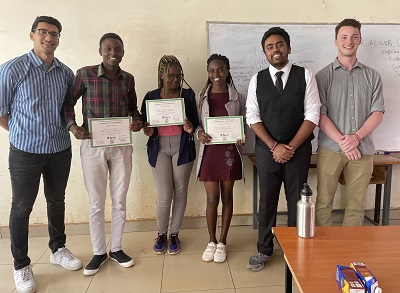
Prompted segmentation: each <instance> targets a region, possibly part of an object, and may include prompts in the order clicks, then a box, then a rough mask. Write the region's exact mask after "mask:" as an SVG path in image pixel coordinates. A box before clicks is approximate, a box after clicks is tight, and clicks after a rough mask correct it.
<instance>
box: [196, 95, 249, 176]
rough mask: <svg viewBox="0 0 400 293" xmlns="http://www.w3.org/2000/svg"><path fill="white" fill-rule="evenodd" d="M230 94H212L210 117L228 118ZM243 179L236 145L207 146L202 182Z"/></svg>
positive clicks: (201, 174) (202, 167)
mask: <svg viewBox="0 0 400 293" xmlns="http://www.w3.org/2000/svg"><path fill="white" fill-rule="evenodd" d="M228 102H229V93H228V92H227V93H210V94H209V96H208V103H209V106H210V117H216V116H228V112H227V110H226V108H225V104H227V103H228ZM240 179H242V161H241V159H240V155H239V153H238V150H237V147H236V145H235V144H214V145H206V146H205V148H204V154H203V160H202V162H201V167H200V174H199V180H200V181H227V180H240Z"/></svg>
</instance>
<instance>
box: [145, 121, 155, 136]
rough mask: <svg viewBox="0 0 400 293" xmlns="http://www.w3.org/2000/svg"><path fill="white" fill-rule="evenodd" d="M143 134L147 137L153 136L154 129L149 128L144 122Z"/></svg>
mask: <svg viewBox="0 0 400 293" xmlns="http://www.w3.org/2000/svg"><path fill="white" fill-rule="evenodd" d="M143 132H144V134H145V135H147V136H152V135H153V134H154V128H153V127H149V123H148V122H145V123H144V126H143Z"/></svg>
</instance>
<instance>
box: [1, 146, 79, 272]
mask: <svg viewBox="0 0 400 293" xmlns="http://www.w3.org/2000/svg"><path fill="white" fill-rule="evenodd" d="M71 158H72V153H71V148H68V149H66V150H64V151H62V152H59V153H54V154H32V153H27V152H23V151H21V150H19V149H17V148H15V147H14V146H13V145H11V144H10V153H9V169H10V176H11V187H12V203H11V213H10V223H9V225H10V240H11V252H12V255H13V257H14V268H15V269H16V270H19V269H22V268H24V267H26V266H27V265H29V264H30V262H31V260H30V258H29V257H28V230H29V216H30V214H31V212H32V208H33V204H34V203H35V200H36V197H37V193H38V190H39V184H40V177H41V175H43V184H44V194H45V197H46V203H47V219H48V230H49V236H50V241H49V247H50V249H51V251H52V252H53V253H54V252H55V251H57V249H58V248H60V247H64V246H65V241H66V235H65V224H64V217H65V188H66V186H67V181H68V177H69V171H70V169H71Z"/></svg>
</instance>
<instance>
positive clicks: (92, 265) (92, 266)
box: [83, 253, 107, 276]
mask: <svg viewBox="0 0 400 293" xmlns="http://www.w3.org/2000/svg"><path fill="white" fill-rule="evenodd" d="M106 261H107V253H106V254H102V255H95V256H93V258H92V260H91V261H90V262H89V264H88V265H87V266H86V267H85V269H84V270H83V274H84V275H85V276H92V275H94V274H95V273H97V272H98V270H99V269H100V266H101V265H102V264H103V263H105V262H106Z"/></svg>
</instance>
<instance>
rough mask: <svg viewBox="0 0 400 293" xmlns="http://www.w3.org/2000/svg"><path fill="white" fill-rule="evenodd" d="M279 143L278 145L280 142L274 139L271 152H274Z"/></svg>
mask: <svg viewBox="0 0 400 293" xmlns="http://www.w3.org/2000/svg"><path fill="white" fill-rule="evenodd" d="M277 145H278V142H277V141H274V143H273V144H272V147H271V148H270V150H271V152H273V151H274V150H275V148H276V146H277Z"/></svg>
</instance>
